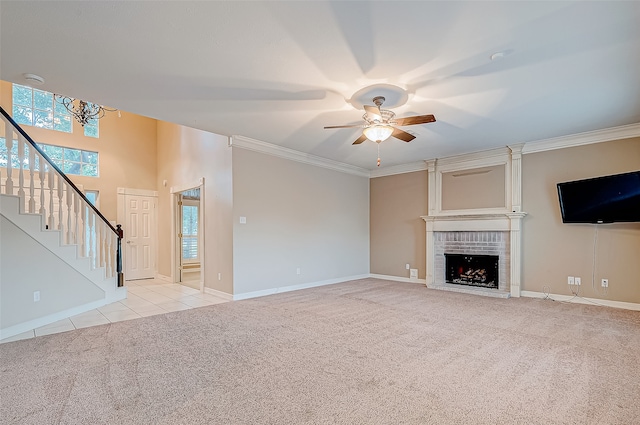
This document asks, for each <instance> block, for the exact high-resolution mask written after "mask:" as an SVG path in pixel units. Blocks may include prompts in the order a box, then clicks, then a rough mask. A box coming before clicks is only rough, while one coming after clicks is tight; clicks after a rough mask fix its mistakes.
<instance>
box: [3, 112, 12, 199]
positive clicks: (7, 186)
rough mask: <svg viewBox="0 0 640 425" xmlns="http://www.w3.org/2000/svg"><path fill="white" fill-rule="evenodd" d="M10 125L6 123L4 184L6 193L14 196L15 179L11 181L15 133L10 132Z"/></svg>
mask: <svg viewBox="0 0 640 425" xmlns="http://www.w3.org/2000/svg"><path fill="white" fill-rule="evenodd" d="M9 128H10V127H9V125H8V124H6V123H5V137H4V145H5V146H6V147H7V180H5V182H4V193H5V194H7V195H13V179H11V171H12V169H13V158H12V155H11V154H12V150H13V132H12V131H11V130H9Z"/></svg>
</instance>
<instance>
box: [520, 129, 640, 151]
mask: <svg viewBox="0 0 640 425" xmlns="http://www.w3.org/2000/svg"><path fill="white" fill-rule="evenodd" d="M631 137H640V123H636V124H629V125H622V126H619V127H611V128H604V129H602V130H595V131H587V132H584V133H576V134H570V135H568V136H560V137H553V138H551V139H543V140H535V141H532V142H527V143H525V145H524V148H523V149H522V153H523V154H528V153H536V152H544V151H551V150H555V149H564V148H571V147H575V146H583V145H590V144H593V143H602V142H610V141H612V140H621V139H629V138H631Z"/></svg>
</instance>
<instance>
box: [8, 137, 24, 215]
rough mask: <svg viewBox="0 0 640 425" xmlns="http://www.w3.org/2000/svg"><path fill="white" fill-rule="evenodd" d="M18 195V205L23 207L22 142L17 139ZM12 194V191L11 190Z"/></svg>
mask: <svg viewBox="0 0 640 425" xmlns="http://www.w3.org/2000/svg"><path fill="white" fill-rule="evenodd" d="M17 142H18V196H19V197H20V205H22V206H23V207H24V147H25V146H24V143H22V140H20V139H18V140H17ZM11 194H12V195H13V192H11Z"/></svg>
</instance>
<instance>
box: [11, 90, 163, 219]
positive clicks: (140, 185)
mask: <svg viewBox="0 0 640 425" xmlns="http://www.w3.org/2000/svg"><path fill="white" fill-rule="evenodd" d="M11 92H12V90H11V83H8V82H6V81H0V99H1V101H2V107H3V108H4V109H5V110H6V111H7V112H8V113H9V114H11V111H12V103H11ZM120 114H121V117H118V113H117V112H113V113H107V114H106V115H105V117H104V118H102V119H101V120H100V138H98V139H95V138H92V137H86V136H85V135H84V131H83V128H82V126H81V125H80V124H78V123H77V122H76V121H75V120H72V121H73V133H63V132H60V131H54V130H47V129H43V128H37V127H31V126H27V125H25V126H24V127H23V129H24V130H25V131H26V132H27V134H28V135H29V136H31V138H32V139H34V140H35V141H36V142H38V143H46V144H51V145H58V146H65V147H72V148H77V149H84V150H89V151H94V152H98V153H99V154H100V163H99V167H100V168H99V174H100V177H84V176H73V175H69V178H70V179H71V181H73V183H74V184H77V185H82V186H83V188H84V190H97V191H99V192H100V201H99V202H100V211H101V212H102V213H103V214H104V216H105V217H106V218H107V219H109V220H112V221H115V220H116V202H117V196H116V192H117V188H118V187H127V188H134V189H150V190H156V156H157V155H156V120H154V119H151V118H146V117H143V116H140V115H135V114H130V113H127V112H124V111H121V113H120Z"/></svg>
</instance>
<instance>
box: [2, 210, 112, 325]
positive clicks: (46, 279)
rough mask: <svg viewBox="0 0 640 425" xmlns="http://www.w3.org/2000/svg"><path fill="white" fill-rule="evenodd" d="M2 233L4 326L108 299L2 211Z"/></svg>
mask: <svg viewBox="0 0 640 425" xmlns="http://www.w3.org/2000/svg"><path fill="white" fill-rule="evenodd" d="M0 235H2V237H1V238H0V254H1V255H0V294H2V296H1V297H0V329H2V330H6V329H7V328H10V327H11V326H16V325H19V324H21V323H24V322H27V321H29V320H35V319H38V318H42V317H45V316H48V315H51V314H55V313H59V312H62V311H65V310H67V309H70V308H73V307H78V306H82V305H85V304H88V303H91V302H96V301H100V300H103V299H104V296H105V295H104V291H103V290H102V289H100V288H99V287H98V286H96V285H95V284H94V283H93V282H91V281H90V280H88V279H87V278H86V277H84V276H83V275H82V274H80V273H79V272H78V271H77V270H75V269H74V268H72V267H71V266H69V265H68V264H67V263H65V262H64V261H62V260H61V259H60V258H59V257H58V256H56V254H54V253H52V252H51V251H49V250H48V249H47V248H45V247H44V246H42V245H41V244H40V243H39V242H37V241H36V240H35V239H33V238H32V237H31V236H30V235H28V234H27V233H25V232H24V231H23V230H22V229H20V228H19V227H17V226H16V225H15V224H14V223H12V222H11V221H9V220H8V219H6V218H5V217H4V216H2V215H0ZM25 253H29V255H25ZM52 276H55V279H52ZM34 291H40V301H39V302H37V303H34V302H33V293H34Z"/></svg>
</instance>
